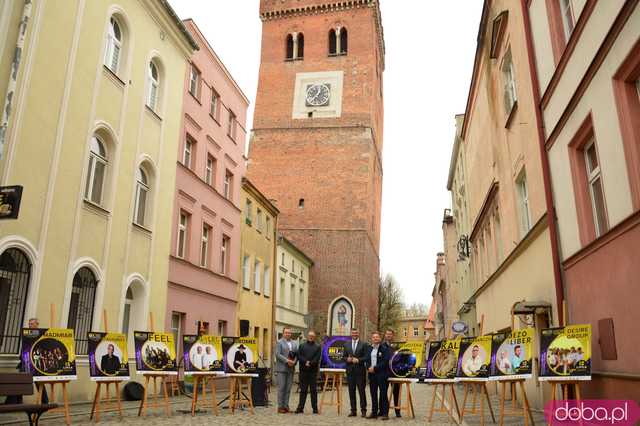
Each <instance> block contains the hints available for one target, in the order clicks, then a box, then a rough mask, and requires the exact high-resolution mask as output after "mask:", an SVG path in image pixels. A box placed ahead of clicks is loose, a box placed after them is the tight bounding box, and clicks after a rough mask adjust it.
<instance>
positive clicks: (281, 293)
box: [278, 278, 285, 305]
mask: <svg viewBox="0 0 640 426" xmlns="http://www.w3.org/2000/svg"><path fill="white" fill-rule="evenodd" d="M284 287H285V282H284V278H280V288H279V289H278V290H279V292H278V303H280V304H281V305H284V303H285V302H284V297H285V296H284Z"/></svg>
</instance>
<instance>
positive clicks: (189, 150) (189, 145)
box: [182, 136, 194, 169]
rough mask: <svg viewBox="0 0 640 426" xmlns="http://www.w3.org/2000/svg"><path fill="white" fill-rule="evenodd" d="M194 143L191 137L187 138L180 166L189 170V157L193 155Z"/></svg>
mask: <svg viewBox="0 0 640 426" xmlns="http://www.w3.org/2000/svg"><path fill="white" fill-rule="evenodd" d="M193 145H194V142H193V140H192V139H191V137H189V136H187V140H186V141H185V143H184V152H183V154H182V164H184V166H185V167H186V168H188V169H190V168H191V157H192V155H193Z"/></svg>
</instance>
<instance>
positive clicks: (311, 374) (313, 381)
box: [298, 370, 318, 411]
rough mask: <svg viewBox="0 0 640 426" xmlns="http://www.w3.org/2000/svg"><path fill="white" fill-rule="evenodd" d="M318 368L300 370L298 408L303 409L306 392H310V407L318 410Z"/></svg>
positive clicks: (305, 401)
mask: <svg viewBox="0 0 640 426" xmlns="http://www.w3.org/2000/svg"><path fill="white" fill-rule="evenodd" d="M317 382H318V370H310V371H301V372H300V401H299V402H298V410H304V406H305V404H306V403H307V393H311V408H313V411H318V383H317Z"/></svg>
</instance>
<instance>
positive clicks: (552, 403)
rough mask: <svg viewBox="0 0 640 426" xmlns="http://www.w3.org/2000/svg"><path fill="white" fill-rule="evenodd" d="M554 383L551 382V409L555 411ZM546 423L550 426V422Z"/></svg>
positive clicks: (555, 389)
mask: <svg viewBox="0 0 640 426" xmlns="http://www.w3.org/2000/svg"><path fill="white" fill-rule="evenodd" d="M556 391H557V388H556V384H555V383H554V382H551V411H552V412H555V410H556ZM547 425H549V426H551V422H549V423H547Z"/></svg>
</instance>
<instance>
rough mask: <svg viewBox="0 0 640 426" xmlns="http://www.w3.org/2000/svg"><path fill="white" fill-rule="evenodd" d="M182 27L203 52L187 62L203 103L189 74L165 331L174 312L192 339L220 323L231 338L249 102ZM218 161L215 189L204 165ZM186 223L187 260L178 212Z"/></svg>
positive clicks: (192, 27) (200, 39)
mask: <svg viewBox="0 0 640 426" xmlns="http://www.w3.org/2000/svg"><path fill="white" fill-rule="evenodd" d="M185 25H186V26H187V28H188V29H189V31H190V32H191V34H192V35H193V37H194V39H195V40H196V42H197V43H198V45H199V46H200V50H199V51H197V52H196V53H195V54H194V55H193V57H192V58H191V60H192V63H193V64H194V65H195V66H196V68H197V69H198V70H199V71H200V73H201V79H200V91H199V92H200V96H199V98H198V99H196V98H195V97H194V96H192V95H191V94H190V93H189V90H188V89H189V77H190V70H187V75H186V76H185V92H184V104H183V112H184V116H183V117H182V118H183V120H182V122H183V132H182V135H181V141H180V146H179V151H178V159H179V160H178V164H177V173H176V195H175V202H174V219H173V229H172V240H171V255H170V256H171V257H170V263H169V286H168V298H167V299H168V300H167V317H166V318H167V319H166V327H167V330H169V329H170V327H171V314H172V312H180V313H182V314H184V321H183V327H184V329H183V331H184V332H185V333H195V332H196V331H197V330H196V322H197V321H206V322H209V324H210V332H211V333H214V334H215V333H216V332H217V327H218V320H225V321H227V324H228V325H227V331H228V332H229V333H233V332H234V331H235V330H234V328H235V311H236V302H237V300H236V299H237V285H238V277H239V261H240V254H239V253H240V251H239V250H240V213H241V209H240V205H239V203H240V185H241V180H242V177H243V176H244V175H245V171H246V165H245V159H244V151H245V140H246V130H245V122H246V115H247V108H248V105H249V102H248V100H247V99H246V97H245V96H244V94H243V93H242V92H241V90H240V89H239V87H238V86H237V85H236V83H235V82H234V81H233V78H232V77H231V75H230V74H229V73H228V72H227V70H226V69H225V68H224V65H223V64H222V62H221V61H220V59H219V58H218V57H217V56H216V54H215V52H213V50H212V49H211V47H210V46H209V44H208V43H207V41H206V39H205V38H204V36H203V35H202V34H201V33H200V31H199V30H198V28H197V27H196V25H195V23H194V22H193V21H191V20H187V21H185ZM212 88H213V89H214V90H215V91H216V92H217V94H218V95H219V106H218V114H217V117H216V118H217V119H216V118H214V117H213V116H212V115H211V114H210V105H211V93H212ZM229 110H231V111H233V112H234V113H235V115H236V117H237V118H236V120H237V124H236V134H237V136H236V138H235V140H233V139H232V138H231V137H229V136H228V134H227V133H228V123H229ZM187 135H188V136H189V138H190V139H191V140H193V141H194V142H195V144H194V147H193V149H192V154H191V156H192V160H191V167H186V166H185V165H183V164H182V159H183V153H184V147H185V142H186V140H187ZM208 156H212V157H213V158H214V159H215V171H214V179H213V182H212V184H211V185H210V184H208V183H206V181H205V176H206V167H207V157H208ZM227 171H228V172H230V173H232V174H233V180H232V185H231V196H230V197H229V199H226V198H225V196H224V178H225V174H226V172H227ZM181 211H183V212H185V213H187V214H188V215H189V225H188V230H187V243H186V253H185V255H184V257H183V258H178V257H177V256H178V252H177V242H178V221H179V215H180V212H181ZM204 224H206V225H208V226H209V227H211V229H212V231H211V233H210V234H211V235H210V237H209V245H208V246H209V250H208V259H207V266H206V267H202V266H200V252H201V249H200V247H201V237H202V229H203V225H204ZM223 235H226V236H227V237H229V239H230V247H229V250H228V254H227V258H228V263H227V265H228V267H227V269H226V271H223V270H222V266H221V265H222V262H221V258H222V256H221V246H222V239H223Z"/></svg>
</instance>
